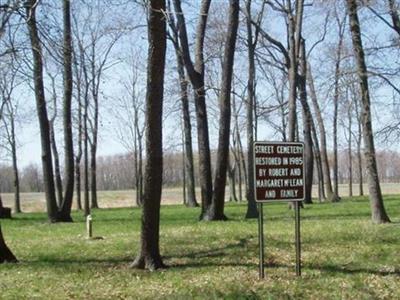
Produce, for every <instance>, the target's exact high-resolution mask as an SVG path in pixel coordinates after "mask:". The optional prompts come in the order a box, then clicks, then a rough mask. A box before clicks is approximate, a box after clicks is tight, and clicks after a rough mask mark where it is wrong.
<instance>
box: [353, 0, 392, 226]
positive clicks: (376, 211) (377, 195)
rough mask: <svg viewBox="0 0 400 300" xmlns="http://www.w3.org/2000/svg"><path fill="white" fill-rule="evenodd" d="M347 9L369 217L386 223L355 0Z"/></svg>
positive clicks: (377, 221)
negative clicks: (357, 86)
mask: <svg viewBox="0 0 400 300" xmlns="http://www.w3.org/2000/svg"><path fill="white" fill-rule="evenodd" d="M347 9H348V14H349V18H350V32H351V37H352V42H353V49H354V54H355V58H356V63H357V71H358V76H359V83H360V91H361V110H362V111H361V115H362V128H363V137H364V157H365V164H366V169H367V172H368V188H369V199H370V203H371V215H372V216H371V217H372V221H373V222H374V223H387V222H390V219H389V217H388V215H387V213H386V210H385V206H384V204H383V198H382V192H381V187H380V184H379V177H378V169H377V165H376V156H375V145H374V134H373V129H372V120H371V100H370V95H369V87H368V71H367V66H366V64H365V59H364V49H363V45H362V40H361V30H360V24H359V21H358V14H357V2H356V0H347Z"/></svg>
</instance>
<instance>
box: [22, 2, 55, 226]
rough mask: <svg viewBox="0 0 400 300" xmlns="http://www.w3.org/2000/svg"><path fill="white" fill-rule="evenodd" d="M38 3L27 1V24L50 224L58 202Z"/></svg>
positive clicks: (53, 219) (53, 218)
mask: <svg viewBox="0 0 400 300" xmlns="http://www.w3.org/2000/svg"><path fill="white" fill-rule="evenodd" d="M36 4H37V3H36V1H34V0H28V1H26V13H27V16H28V20H27V24H28V30H29V37H30V41H31V48H32V55H33V80H34V87H35V98H36V108H37V114H38V119H39V127H40V139H41V146H42V168H43V181H44V191H45V196H46V204H47V215H48V219H49V221H50V222H56V221H57V202H56V196H55V189H54V177H53V176H54V173H53V165H52V157H51V156H52V155H51V146H50V130H49V119H48V116H47V108H46V100H45V94H44V86H43V62H42V48H41V45H40V39H39V35H38V30H37V26H36Z"/></svg>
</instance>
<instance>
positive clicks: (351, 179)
mask: <svg viewBox="0 0 400 300" xmlns="http://www.w3.org/2000/svg"><path fill="white" fill-rule="evenodd" d="M350 108H351V107H349V110H348V114H347V117H348V118H349V129H348V133H347V134H348V135H349V140H348V146H347V147H348V150H347V151H348V152H347V154H348V157H349V171H348V172H349V197H353V153H352V138H351V135H352V132H351V126H352V120H351V118H352V112H351V109H350Z"/></svg>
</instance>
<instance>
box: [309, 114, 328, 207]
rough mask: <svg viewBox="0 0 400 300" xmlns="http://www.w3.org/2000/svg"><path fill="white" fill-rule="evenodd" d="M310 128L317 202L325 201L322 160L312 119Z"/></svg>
mask: <svg viewBox="0 0 400 300" xmlns="http://www.w3.org/2000/svg"><path fill="white" fill-rule="evenodd" d="M311 121H312V123H311V130H312V137H313V149H314V158H315V162H316V164H317V165H316V166H317V174H318V200H319V202H322V201H325V200H326V197H325V187H324V173H323V171H322V162H321V151H320V148H319V141H318V136H317V131H316V129H315V124H314V121H313V120H311Z"/></svg>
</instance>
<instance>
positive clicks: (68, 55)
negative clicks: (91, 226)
mask: <svg viewBox="0 0 400 300" xmlns="http://www.w3.org/2000/svg"><path fill="white" fill-rule="evenodd" d="M70 10H71V9H70V0H63V21H64V45H63V59H64V62H63V66H64V102H63V127H64V156H65V160H64V169H65V171H64V183H65V185H64V187H65V193H64V199H63V202H62V204H61V207H60V209H59V218H60V219H61V220H62V221H68V222H72V218H71V208H72V198H73V195H74V146H73V138H72V119H71V102H72V80H73V79H72V37H71V12H70Z"/></svg>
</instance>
